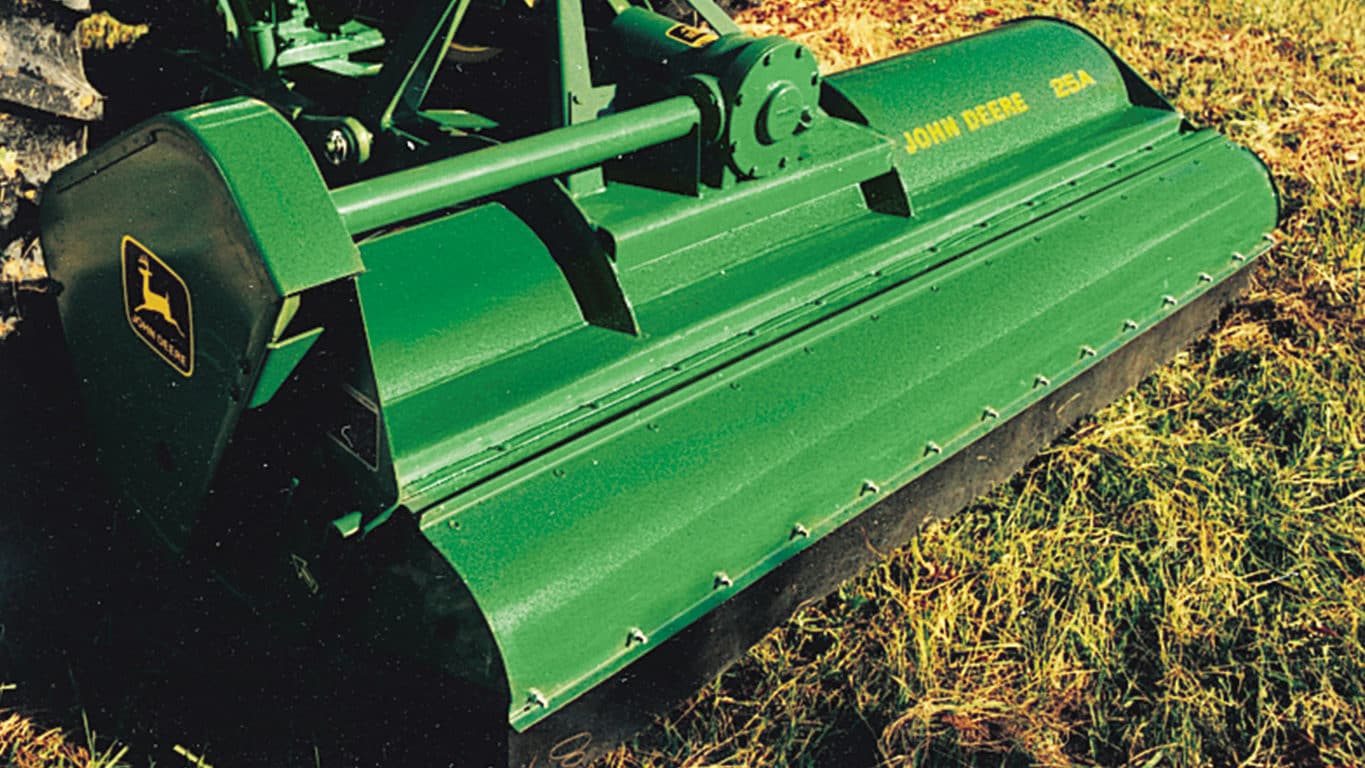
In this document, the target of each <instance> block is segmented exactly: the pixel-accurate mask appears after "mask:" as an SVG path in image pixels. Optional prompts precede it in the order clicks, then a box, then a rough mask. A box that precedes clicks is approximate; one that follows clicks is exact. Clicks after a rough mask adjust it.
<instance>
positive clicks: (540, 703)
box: [526, 688, 550, 709]
mask: <svg viewBox="0 0 1365 768" xmlns="http://www.w3.org/2000/svg"><path fill="white" fill-rule="evenodd" d="M526 700H527V701H528V702H530V703H532V704H534V705H536V706H537V707H540V708H541V709H545V708H546V707H548V706H550V700H549V699H547V698H545V694H543V693H541V692H540V691H538V690H536V689H535V688H532V689H531V690H530V692H529V693H528V694H527V695H526Z"/></svg>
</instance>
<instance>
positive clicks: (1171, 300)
mask: <svg viewBox="0 0 1365 768" xmlns="http://www.w3.org/2000/svg"><path fill="white" fill-rule="evenodd" d="M1178 303H1180V302H1178V301H1176V298H1175V297H1174V296H1172V295H1170V294H1169V293H1168V294H1166V295H1165V296H1162V297H1161V304H1162V305H1163V306H1167V307H1174V306H1175V305H1176V304H1178Z"/></svg>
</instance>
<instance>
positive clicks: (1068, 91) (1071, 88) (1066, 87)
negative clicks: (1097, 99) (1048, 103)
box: [1047, 69, 1097, 99]
mask: <svg viewBox="0 0 1365 768" xmlns="http://www.w3.org/2000/svg"><path fill="white" fill-rule="evenodd" d="M1047 84H1048V85H1050V86H1052V93H1053V94H1054V95H1055V96H1056V97H1057V98H1059V99H1065V98H1066V97H1068V96H1075V95H1076V94H1078V93H1080V92H1081V91H1083V90H1085V89H1086V88H1089V87H1090V86H1092V85H1097V83H1096V82H1095V78H1093V77H1091V76H1090V73H1089V72H1086V71H1085V70H1084V69H1078V70H1076V71H1075V72H1067V73H1066V74H1064V75H1062V76H1061V77H1054V78H1052V79H1051V80H1049V81H1048V82H1047Z"/></svg>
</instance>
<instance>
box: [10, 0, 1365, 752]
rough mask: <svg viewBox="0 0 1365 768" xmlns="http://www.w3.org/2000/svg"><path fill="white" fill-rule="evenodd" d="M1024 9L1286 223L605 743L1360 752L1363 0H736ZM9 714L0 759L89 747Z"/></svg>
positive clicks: (877, 51) (826, 46) (864, 51)
mask: <svg viewBox="0 0 1365 768" xmlns="http://www.w3.org/2000/svg"><path fill="white" fill-rule="evenodd" d="M1025 14H1047V15H1056V16H1061V17H1063V18H1066V19H1069V20H1072V21H1075V22H1077V23H1080V24H1081V25H1083V26H1085V27H1086V28H1088V29H1090V30H1091V31H1093V32H1095V33H1096V34H1097V35H1099V36H1100V37H1101V38H1102V39H1104V40H1105V41H1107V42H1108V43H1109V44H1111V45H1112V46H1113V47H1114V48H1115V49H1116V50H1117V51H1118V53H1119V54H1120V55H1121V56H1122V57H1123V58H1124V59H1125V60H1127V61H1128V62H1129V63H1130V64H1131V65H1133V67H1134V68H1135V69H1137V70H1138V72H1139V73H1141V74H1143V75H1144V76H1145V77H1147V78H1148V79H1149V80H1150V81H1152V82H1153V83H1154V84H1156V86H1157V88H1158V89H1159V90H1160V91H1162V92H1163V93H1165V94H1167V95H1168V96H1170V97H1172V98H1173V100H1174V101H1175V103H1176V104H1177V106H1178V107H1179V108H1180V109H1182V110H1183V111H1184V112H1186V113H1187V114H1188V115H1190V117H1191V118H1192V119H1194V120H1195V121H1196V122H1198V123H1201V124H1206V125H1215V126H1217V127H1219V128H1220V129H1221V130H1222V131H1223V132H1224V133H1226V134H1227V135H1229V136H1231V137H1233V138H1234V139H1236V140H1238V141H1240V142H1243V143H1245V144H1247V145H1249V146H1251V147H1252V148H1253V149H1255V150H1256V151H1257V152H1258V153H1259V154H1260V155H1261V156H1262V157H1263V158H1265V159H1266V160H1267V161H1268V163H1269V164H1270V165H1271V167H1272V168H1273V170H1274V173H1275V176H1276V180H1277V182H1278V184H1279V185H1280V188H1281V190H1282V193H1283V195H1284V204H1285V209H1286V219H1285V221H1284V223H1283V227H1282V230H1283V234H1284V238H1283V243H1282V244H1281V246H1280V248H1279V249H1278V250H1277V251H1276V252H1274V253H1273V254H1272V255H1271V256H1270V257H1269V258H1267V259H1266V260H1265V261H1264V263H1263V264H1262V266H1261V267H1260V268H1259V270H1258V272H1257V276H1256V283H1255V285H1254V287H1253V289H1252V293H1251V294H1250V295H1249V296H1248V297H1247V298H1246V299H1245V300H1244V301H1243V302H1241V303H1240V304H1239V305H1238V306H1237V307H1236V308H1235V309H1234V310H1233V311H1232V312H1231V313H1230V315H1229V316H1228V318H1227V319H1226V322H1225V323H1224V324H1223V325H1222V326H1221V327H1220V328H1219V329H1217V330H1216V331H1215V332H1214V333H1213V334H1212V335H1211V336H1209V337H1208V338H1206V339H1204V340H1202V341H1200V342H1199V343H1197V344H1196V345H1195V346H1194V347H1192V348H1190V349H1188V350H1186V351H1185V352H1184V353H1182V354H1181V355H1180V357H1179V358H1178V359H1177V360H1175V361H1174V362H1173V363H1172V364H1171V365H1169V366H1167V367H1165V368H1163V369H1162V370H1161V371H1160V372H1159V373H1157V374H1156V375H1154V376H1152V377H1150V378H1149V379H1148V380H1147V381H1145V382H1144V383H1143V384H1142V386H1141V387H1140V388H1139V389H1138V390H1136V391H1134V392H1132V393H1130V394H1129V395H1127V396H1125V397H1124V398H1123V399H1121V400H1120V401H1119V402H1118V403H1116V404H1114V405H1113V406H1111V407H1110V408H1108V409H1107V410H1105V411H1103V412H1102V413H1099V414H1097V415H1095V416H1094V417H1092V418H1089V419H1087V420H1086V421H1084V422H1083V423H1082V424H1081V425H1080V426H1079V427H1078V428H1077V430H1076V431H1075V432H1074V434H1072V435H1071V436H1070V437H1069V438H1067V439H1065V440H1064V441H1062V442H1061V443H1059V444H1058V445H1056V446H1055V447H1054V448H1052V449H1051V450H1049V451H1048V452H1047V453H1046V454H1045V455H1043V456H1041V457H1040V458H1039V459H1038V460H1037V461H1035V462H1034V463H1033V464H1032V465H1031V466H1030V467H1029V468H1028V469H1027V470H1026V471H1024V472H1023V473H1021V474H1020V475H1018V476H1017V477H1015V478H1014V479H1013V480H1012V481H1011V482H1010V483H1009V484H1008V486H1007V487H1003V488H1000V489H998V490H997V491H996V492H995V493H993V494H992V495H990V496H989V497H987V498H984V499H981V500H980V501H979V502H978V503H977V504H975V505H974V506H973V508H972V509H970V510H968V511H967V512H965V513H963V514H961V515H959V516H957V517H955V518H953V519H951V520H949V521H946V522H942V523H936V524H933V525H931V526H930V527H929V528H927V529H926V530H925V531H924V533H923V535H922V536H921V537H920V538H919V539H918V540H917V541H915V542H914V543H912V544H911V545H910V546H909V547H908V548H907V549H905V550H904V551H902V552H898V553H895V554H894V555H892V556H891V557H890V558H889V559H888V560H887V561H886V563H885V564H883V565H882V566H880V567H878V568H877V569H876V570H875V571H874V572H872V573H870V574H868V575H867V576H865V577H863V578H860V579H858V580H857V581H855V582H852V583H850V584H848V585H846V586H845V587H844V588H843V589H842V590H841V591H840V592H839V593H838V594H837V595H835V596H833V597H831V598H829V599H828V600H825V601H823V602H821V603H819V604H817V605H815V606H812V607H810V608H809V609H807V610H806V611H804V612H803V613H801V614H800V615H798V616H797V617H796V618H795V619H794V620H793V621H792V622H791V623H790V624H789V625H788V626H786V627H784V628H782V629H779V630H777V631H775V632H773V633H772V634H771V635H770V636H769V637H768V638H767V639H766V640H765V641H764V642H763V643H762V644H761V645H760V646H758V647H756V648H755V649H753V650H752V651H751V652H750V654H749V656H748V658H747V659H746V660H745V661H744V662H742V663H741V664H739V665H738V666H737V667H736V668H734V669H733V670H732V671H731V672H730V673H728V674H727V675H725V676H724V677H723V678H722V679H720V680H718V681H717V682H716V683H714V684H713V685H711V686H709V687H708V688H707V689H706V690H704V691H702V692H700V693H699V694H698V695H696V696H695V697H694V698H693V699H692V700H691V701H690V702H689V703H688V704H687V705H686V706H684V707H683V708H682V709H680V710H679V711H678V712H675V713H674V715H673V716H671V717H670V718H668V719H667V720H665V721H662V722H661V724H660V727H659V728H657V729H655V730H653V731H651V732H649V733H647V734H644V735H643V736H642V737H641V738H640V739H639V741H638V742H637V743H636V744H635V745H633V746H632V747H623V748H621V749H620V750H618V751H617V752H616V753H614V754H613V755H611V756H610V757H609V758H607V759H606V760H605V761H604V763H603V764H604V765H607V766H613V767H614V768H638V767H642V766H687V767H689V768H700V767H701V766H722V765H723V766H735V767H738V766H754V767H757V766H769V765H794V766H850V767H854V766H870V765H888V766H901V765H953V764H975V765H1047V766H1054V765H1092V764H1093V765H1131V766H1139V767H1141V768H1149V767H1151V766H1165V765H1170V766H1186V765H1190V766H1195V765H1217V766H1223V765H1228V766H1233V765H1236V766H1277V765H1282V766H1296V767H1305V768H1306V767H1311V766H1360V765H1365V646H1363V645H1362V643H1363V642H1365V632H1363V630H1362V619H1365V408H1363V407H1362V406H1363V405H1365V375H1363V374H1365V371H1363V370H1362V368H1365V365H1362V351H1363V349H1362V348H1365V310H1362V306H1361V270H1362V268H1365V106H1362V104H1365V6H1362V4H1361V3H1360V2H1359V0H1326V1H1324V2H1317V3H1314V2H1306V1H1305V0H1212V2H1210V3H1203V2H1196V1H1195V0H1167V1H1166V2H1152V1H1149V0H1120V1H1119V2H1107V3H1098V2H1095V3H1090V2H1083V1H1076V2H1025V1H1023V0H990V1H989V2H988V1H986V0H964V1H961V2H958V1H956V0H939V1H937V2H894V1H891V0H812V1H810V2H795V1H789V0H773V1H772V2H769V3H767V4H766V5H765V6H764V7H762V8H760V9H756V10H752V11H749V12H747V13H746V14H744V16H743V18H742V21H743V22H744V23H745V24H746V25H747V26H748V28H749V29H750V30H752V31H754V32H758V33H780V34H785V35H788V36H791V37H795V38H796V39H798V40H801V41H803V42H806V43H807V44H809V45H811V46H812V47H813V48H815V49H816V51H817V52H818V53H819V54H820V55H821V57H822V60H823V61H825V62H827V64H828V65H829V66H828V67H827V68H831V69H838V68H844V67H847V66H852V65H855V64H858V63H861V62H864V61H869V60H872V59H876V58H881V57H884V56H887V55H890V54H893V53H895V52H897V51H901V50H909V49H914V48H918V47H922V46H925V45H930V44H934V43H938V42H943V41H947V40H950V39H953V38H955V37H959V36H961V35H964V34H968V33H972V32H977V31H982V30H985V29H990V28H992V27H994V26H996V25H997V24H998V23H999V22H1000V21H1002V20H1004V19H1007V18H1012V17H1016V16H1020V15H1025ZM909 97H913V96H912V95H911V96H909ZM0 704H3V702H0ZM5 718H6V715H4V714H3V713H0V759H4V760H6V761H7V762H8V763H9V764H13V765H20V766H22V767H23V768H39V767H40V766H41V767H42V768H54V767H55V766H63V767H65V766H77V765H85V764H86V763H88V762H90V759H91V758H90V756H89V754H88V752H85V753H84V754H83V753H82V752H81V751H80V750H77V749H75V748H70V747H65V748H63V749H64V750H65V751H60V752H52V753H51V754H50V756H44V755H46V754H47V753H40V752H38V751H35V750H37V749H38V747H39V746H40V745H50V744H52V743H53V740H54V739H55V735H53V734H51V733H46V732H44V731H42V730H40V729H38V728H36V727H35V726H33V724H32V723H31V722H28V721H24V720H22V719H18V718H10V719H8V720H6V719H5ZM44 740H46V741H44ZM77 741H80V739H77ZM21 755H22V756H23V757H20V756H21ZM35 756H36V757H35ZM109 757H110V756H109V755H105V756H104V759H105V760H106V762H112V761H110V760H109ZM83 761H84V762H83Z"/></svg>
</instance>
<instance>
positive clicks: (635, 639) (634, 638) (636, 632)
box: [626, 627, 649, 645]
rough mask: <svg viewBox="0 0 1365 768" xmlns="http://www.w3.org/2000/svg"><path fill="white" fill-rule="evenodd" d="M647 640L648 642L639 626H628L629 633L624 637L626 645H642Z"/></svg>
mask: <svg viewBox="0 0 1365 768" xmlns="http://www.w3.org/2000/svg"><path fill="white" fill-rule="evenodd" d="M647 642H649V638H648V637H646V636H645V633H644V632H641V631H640V628H639V627H631V628H630V634H629V635H628V636H627V637H626V645H631V644H634V645H644V644H645V643H647Z"/></svg>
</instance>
